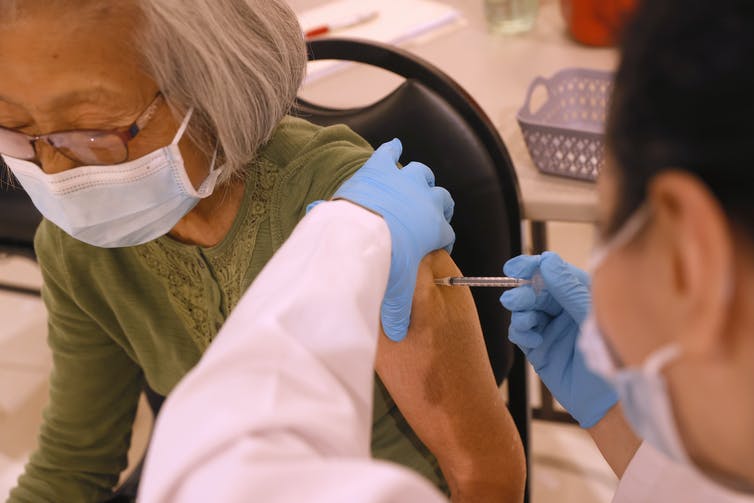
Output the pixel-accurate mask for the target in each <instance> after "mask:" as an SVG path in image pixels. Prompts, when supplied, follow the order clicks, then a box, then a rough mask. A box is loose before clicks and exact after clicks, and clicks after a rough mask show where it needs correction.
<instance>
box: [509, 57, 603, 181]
mask: <svg viewBox="0 0 754 503" xmlns="http://www.w3.org/2000/svg"><path fill="white" fill-rule="evenodd" d="M540 86H544V87H545V89H546V90H547V100H546V101H545V103H544V104H543V105H542V106H541V107H540V108H539V109H538V110H536V111H532V110H531V101H532V96H533V95H534V92H535V91H536V90H537V88H538V87H540ZM612 88H613V74H612V73H611V72H604V71H599V70H590V69H585V68H566V69H564V70H561V71H559V72H558V73H556V74H555V75H553V76H552V77H550V78H549V79H545V78H543V77H537V78H536V79H534V81H533V82H532V83H531V85H529V90H528V92H527V95H526V102H525V103H524V106H523V107H521V109H520V110H519V111H518V115H517V119H518V124H519V126H520V127H521V132H522V133H523V135H524V140H525V141H526V146H527V148H528V149H529V154H530V155H531V157H532V160H533V161H534V164H535V165H536V166H537V168H538V169H539V170H540V171H542V172H543V173H549V174H553V175H558V176H565V177H569V178H578V179H580V180H591V181H594V180H596V179H597V175H598V173H599V171H600V169H601V168H602V166H603V165H604V162H605V161H604V153H605V147H604V129H605V116H606V113H607V104H608V101H609V99H610V93H611V92H612Z"/></svg>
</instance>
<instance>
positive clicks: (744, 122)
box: [607, 0, 754, 238]
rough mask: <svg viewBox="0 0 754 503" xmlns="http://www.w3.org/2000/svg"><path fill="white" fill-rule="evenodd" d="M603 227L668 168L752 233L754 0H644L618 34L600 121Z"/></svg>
mask: <svg viewBox="0 0 754 503" xmlns="http://www.w3.org/2000/svg"><path fill="white" fill-rule="evenodd" d="M607 143H608V149H609V152H610V154H611V156H612V157H613V160H614V161H615V166H616V171H617V173H618V183H619V186H620V190H619V191H618V193H619V194H620V196H619V200H618V201H617V206H616V211H615V213H614V214H613V219H612V222H610V226H609V229H608V232H614V231H615V230H616V229H617V228H618V227H619V226H620V225H622V224H623V223H624V222H625V221H626V219H627V218H628V216H629V215H630V214H631V213H633V212H634V211H635V210H636V209H637V208H638V207H639V206H640V205H641V204H642V202H643V201H644V199H645V197H646V191H647V185H648V183H649V181H650V179H651V178H652V177H653V176H654V175H656V174H658V173H660V172H661V171H663V170H665V169H668V168H680V169H683V170H686V171H688V172H691V173H693V174H695V175H697V176H698V177H699V178H700V179H701V180H703V181H704V182H705V183H706V185H707V186H708V187H709V188H710V190H711V191H712V192H713V193H714V194H715V195H716V197H717V198H718V199H719V201H720V203H721V205H722V206H723V208H724V209H725V211H726V212H727V214H728V216H729V217H730V219H731V220H732V221H733V223H734V224H737V225H738V226H739V227H740V228H741V229H742V230H744V231H746V233H747V234H748V236H750V237H752V238H754V1H752V0H715V1H710V0H644V1H642V2H640V5H639V7H638V10H637V12H636V14H635V15H634V17H633V19H632V21H631V22H630V23H629V24H628V26H627V27H626V30H625V31H624V33H623V41H622V44H621V63H620V66H619V69H618V72H617V75H616V80H615V89H614V94H613V98H612V103H611V110H610V113H609V119H608V125H607Z"/></svg>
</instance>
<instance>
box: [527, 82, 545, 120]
mask: <svg viewBox="0 0 754 503" xmlns="http://www.w3.org/2000/svg"><path fill="white" fill-rule="evenodd" d="M549 84H550V82H549V81H548V80H547V79H546V78H544V77H537V78H536V79H534V80H533V81H532V83H531V84H529V89H528V90H527V91H526V102H525V103H524V106H523V108H522V110H525V111H526V113H527V114H529V115H534V112H532V111H531V98H532V96H533V95H534V91H536V90H537V88H538V87H539V86H544V87H545V89H546V90H547V97H548V99H549V97H550V85H549Z"/></svg>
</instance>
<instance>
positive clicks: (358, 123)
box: [294, 39, 530, 459]
mask: <svg viewBox="0 0 754 503" xmlns="http://www.w3.org/2000/svg"><path fill="white" fill-rule="evenodd" d="M308 52H309V59H310V60H341V61H353V62H358V63H363V64H366V65H370V66H374V67H379V68H381V69H384V70H387V71H389V72H392V73H394V74H396V75H398V76H400V77H403V78H404V79H405V81H404V82H403V83H402V84H401V85H400V86H399V87H398V88H397V89H395V90H394V91H392V92H391V93H390V94H389V95H387V96H386V97H384V98H382V99H381V100H379V101H378V102H376V103H373V104H371V105H368V106H366V107H362V108H355V109H346V110H343V109H333V108H329V107H327V106H324V105H319V104H313V103H310V102H307V101H306V100H303V99H298V100H297V103H296V106H295V109H294V114H295V115H298V116H299V117H301V118H304V119H307V120H309V121H311V122H314V123H316V124H320V125H331V124H340V123H342V124H347V125H348V126H350V127H351V128H352V129H353V130H354V131H356V132H357V133H359V134H360V135H361V136H362V137H363V138H364V139H366V140H367V141H368V142H369V143H370V144H372V145H373V146H374V147H377V146H379V145H380V144H382V143H383V142H385V141H388V140H390V139H392V138H396V137H397V138H400V139H401V141H402V142H403V156H402V160H404V161H420V162H423V163H425V164H427V165H429V166H430V167H431V168H432V170H433V171H434V172H435V175H436V177H437V183H438V185H441V186H443V187H445V188H447V189H448V190H449V191H450V192H451V194H452V195H453V198H454V199H455V202H456V209H455V215H454V217H453V222H452V223H453V228H454V229H455V231H456V235H457V239H456V244H455V247H454V249H453V254H452V256H453V259H454V260H455V262H456V263H457V264H458V266H459V267H460V269H461V270H462V271H463V273H464V274H466V275H470V276H483V275H497V274H499V273H500V272H501V267H502V265H503V263H504V262H505V260H507V259H508V258H510V257H513V256H515V255H518V254H520V253H521V212H520V207H519V194H518V181H517V178H516V173H515V171H514V169H513V164H512V162H511V159H510V157H509V155H508V151H507V150H506V148H505V145H504V143H503V141H502V139H501V138H500V136H499V135H498V133H497V130H496V129H495V126H494V125H493V124H492V123H491V122H490V120H489V118H488V117H487V116H486V115H485V113H484V112H483V111H482V110H481V108H480V107H479V105H477V104H476V102H475V101H474V100H473V99H472V98H471V96H469V94H468V93H466V92H465V91H464V90H463V89H462V88H461V87H460V86H459V85H458V84H457V83H456V82H454V81H453V80H452V79H451V78H450V77H448V76H447V75H445V74H444V73H443V72H442V71H441V70H439V69H438V68H436V67H435V66H433V65H432V64H430V63H428V62H426V61H424V60H422V59H420V58H418V57H416V56H414V55H412V54H410V53H408V52H406V51H404V50H401V49H398V48H396V47H392V46H387V45H383V44H378V43H375V42H371V41H369V42H368V41H359V40H345V39H320V40H313V41H310V42H309V43H308ZM500 293H501V292H500V291H499V290H497V289H475V290H474V291H473V295H474V301H475V303H476V307H477V310H478V312H479V318H480V321H481V324H482V331H483V332H484V338H485V342H486V343H487V351H488V354H489V358H490V362H491V364H492V368H493V371H494V372H495V376H496V378H497V380H498V383H500V382H502V380H503V379H504V378H506V377H508V389H509V407H510V410H511V414H512V415H513V418H514V420H515V422H516V425H517V427H518V428H519V432H520V434H521V437H522V440H523V441H524V446H525V448H526V449H527V459H528V437H529V422H530V421H529V418H530V412H529V405H528V393H527V387H526V386H527V383H526V365H525V359H524V358H523V355H521V353H520V352H519V351H517V350H516V351H514V347H513V346H512V345H511V344H510V343H509V342H508V340H507V338H506V334H507V331H508V324H509V321H510V316H509V314H508V313H507V312H506V311H505V310H504V309H502V307H501V306H500V303H499V301H498V298H499V296H500Z"/></svg>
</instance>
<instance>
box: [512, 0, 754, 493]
mask: <svg viewBox="0 0 754 503" xmlns="http://www.w3.org/2000/svg"><path fill="white" fill-rule="evenodd" d="M621 56H622V57H621V63H620V66H619V69H618V72H617V75H616V78H615V87H614V91H613V99H612V107H611V110H610V117H609V121H608V131H607V147H608V152H609V162H608V166H607V168H606V170H605V172H604V173H603V174H602V175H601V177H600V181H599V184H598V189H599V201H600V203H599V221H600V225H599V235H600V242H601V244H600V245H599V246H598V247H597V250H596V251H595V253H594V256H593V258H592V262H591V267H590V269H591V270H590V272H591V277H590V276H589V275H587V274H586V273H585V272H583V271H580V270H578V269H576V268H575V267H573V266H571V265H568V264H566V263H565V262H563V261H562V260H561V259H560V257H558V256H557V255H555V254H550V253H546V254H543V255H542V256H536V257H517V258H515V259H513V260H511V261H509V262H508V263H507V264H506V265H505V268H504V270H505V272H506V273H507V274H509V275H513V276H517V277H524V278H526V277H531V276H532V275H533V274H535V273H536V272H537V271H539V274H541V276H542V279H543V283H544V286H545V288H544V290H543V291H541V292H539V293H538V294H537V293H536V292H534V291H533V290H532V289H531V288H530V287H523V288H519V289H516V290H511V291H508V292H506V293H504V294H503V296H502V299H501V300H502V303H503V305H504V306H505V307H507V308H508V309H510V310H511V311H513V317H512V321H511V327H510V339H511V340H512V341H513V342H515V343H516V344H517V345H518V346H519V347H520V348H521V349H522V350H523V351H524V353H525V354H526V356H527V358H528V359H529V361H530V362H531V364H532V365H533V366H534V369H535V370H536V371H537V373H538V374H539V376H540V377H541V379H542V380H543V382H544V383H545V384H546V385H547V386H548V388H549V389H550V390H551V391H552V393H553V395H554V396H555V397H556V398H557V399H558V401H560V403H561V404H562V405H563V406H564V407H565V408H566V409H568V411H569V412H570V413H571V414H572V415H573V416H574V418H576V419H577V420H578V421H579V423H580V424H581V425H582V426H583V427H585V428H588V430H589V432H590V433H591V435H592V437H593V438H594V440H595V441H596V443H597V445H598V447H599V448H600V450H601V451H602V453H603V455H604V456H605V459H606V460H607V461H608V462H609V463H610V465H611V466H612V468H613V469H614V471H615V473H616V474H617V475H618V476H619V477H621V482H620V485H619V487H618V491H617V494H616V496H615V501H617V502H644V501H646V502H649V501H653V502H654V501H657V502H660V501H662V502H668V501H669V502H675V501H678V502H727V501H754V496H753V495H754V295H752V293H753V292H754V254H753V253H752V252H753V251H754V198H752V191H753V189H754V183H753V182H754V176H753V175H752V173H754V171H752V164H753V163H754V154H752V143H753V142H754V121H752V117H754V97H753V96H752V89H754V65H752V61H754V3H752V2H750V1H746V0H719V1H717V2H708V1H703V0H683V1H682V0H646V1H644V2H642V3H641V5H640V7H639V9H638V13H637V15H636V17H635V19H634V20H633V22H632V23H631V24H630V26H629V27H628V30H627V32H626V33H625V35H624V42H623V45H622V54H621ZM592 299H593V300H592ZM579 327H581V329H580V328H579Z"/></svg>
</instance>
